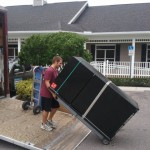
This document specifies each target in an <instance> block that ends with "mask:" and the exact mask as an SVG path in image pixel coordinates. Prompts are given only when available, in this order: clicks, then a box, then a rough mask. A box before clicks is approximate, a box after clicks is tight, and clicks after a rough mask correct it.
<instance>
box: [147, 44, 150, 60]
mask: <svg viewBox="0 0 150 150" xmlns="http://www.w3.org/2000/svg"><path fill="white" fill-rule="evenodd" d="M146 60H147V62H150V45H148V46H147V55H146Z"/></svg>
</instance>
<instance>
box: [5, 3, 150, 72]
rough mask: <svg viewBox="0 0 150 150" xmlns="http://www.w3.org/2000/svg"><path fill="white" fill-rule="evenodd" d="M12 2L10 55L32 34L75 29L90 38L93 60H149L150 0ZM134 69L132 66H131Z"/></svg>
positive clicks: (9, 10)
mask: <svg viewBox="0 0 150 150" xmlns="http://www.w3.org/2000/svg"><path fill="white" fill-rule="evenodd" d="M38 1H39V0H34V1H33V5H26V6H9V7H6V8H7V10H8V42H9V56H12V57H14V55H17V53H18V52H19V51H20V49H21V43H22V42H23V41H24V39H25V38H27V37H29V36H31V35H32V34H45V33H54V32H63V31H65V32H75V33H78V34H81V35H85V36H86V37H87V38H88V41H87V43H86V49H88V50H89V51H90V52H91V53H92V55H93V61H106V60H108V61H113V62H115V61H121V62H130V61H131V63H132V65H131V66H133V65H134V62H150V26H149V24H150V22H149V20H150V15H149V13H150V9H149V8H150V3H140V4H124V5H111V6H93V7H90V6H88V3H87V2H86V1H78V2H63V3H54V4H47V3H45V4H44V0H40V1H41V3H38ZM132 70H133V67H132Z"/></svg>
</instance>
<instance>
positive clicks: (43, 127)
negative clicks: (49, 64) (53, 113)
mask: <svg viewBox="0 0 150 150" xmlns="http://www.w3.org/2000/svg"><path fill="white" fill-rule="evenodd" d="M41 129H43V130H46V131H52V130H53V129H52V128H51V127H50V126H48V125H46V124H43V123H42V124H41Z"/></svg>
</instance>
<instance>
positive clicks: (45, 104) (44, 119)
mask: <svg viewBox="0 0 150 150" xmlns="http://www.w3.org/2000/svg"><path fill="white" fill-rule="evenodd" d="M50 106H51V102H50V100H49V99H47V98H45V97H42V124H41V129H44V130H47V131H51V130H52V128H51V127H50V126H48V125H47V117H48V114H49V111H50Z"/></svg>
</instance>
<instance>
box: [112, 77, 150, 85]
mask: <svg viewBox="0 0 150 150" xmlns="http://www.w3.org/2000/svg"><path fill="white" fill-rule="evenodd" d="M109 80H111V81H112V82H113V83H114V84H115V85H117V86H132V87H133V86H134V87H150V79H149V78H109Z"/></svg>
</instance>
